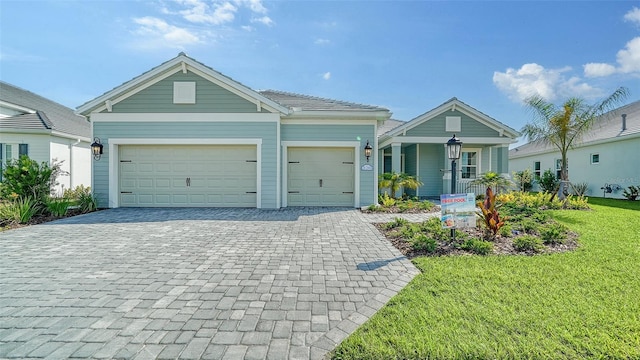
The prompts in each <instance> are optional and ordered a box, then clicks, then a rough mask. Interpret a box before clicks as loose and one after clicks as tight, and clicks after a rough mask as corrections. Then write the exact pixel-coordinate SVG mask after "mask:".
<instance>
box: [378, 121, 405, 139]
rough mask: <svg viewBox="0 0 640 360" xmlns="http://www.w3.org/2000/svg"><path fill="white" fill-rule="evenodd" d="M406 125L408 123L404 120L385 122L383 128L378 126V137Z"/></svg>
mask: <svg viewBox="0 0 640 360" xmlns="http://www.w3.org/2000/svg"><path fill="white" fill-rule="evenodd" d="M406 123H407V122H406V121H402V120H395V119H389V120H385V121H384V124H382V126H378V137H379V136H380V135H383V134H386V133H388V132H389V131H391V130H393V129H395V128H397V127H398V126H402V125H404V124H406Z"/></svg>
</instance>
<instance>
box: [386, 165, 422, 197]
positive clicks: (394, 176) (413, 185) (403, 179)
mask: <svg viewBox="0 0 640 360" xmlns="http://www.w3.org/2000/svg"><path fill="white" fill-rule="evenodd" d="M420 186H422V182H420V181H418V179H416V178H414V177H413V176H411V175H409V174H407V173H397V172H395V171H393V172H388V173H384V174H380V176H379V177H378V187H379V188H380V189H383V188H389V189H391V197H392V198H394V199H395V197H396V191H398V190H399V189H400V188H407V189H412V190H415V189H417V188H419V187H420Z"/></svg>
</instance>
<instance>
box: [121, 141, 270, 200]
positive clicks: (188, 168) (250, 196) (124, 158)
mask: <svg viewBox="0 0 640 360" xmlns="http://www.w3.org/2000/svg"><path fill="white" fill-rule="evenodd" d="M119 156H120V158H119V160H120V169H119V170H120V206H141V207H163V206H168V207H171V206H174V207H177V206H211V207H255V206H256V196H257V195H256V194H257V191H256V186H257V185H256V179H257V161H256V156H257V154H256V146H255V145H253V146H240V145H122V146H120V148H119Z"/></svg>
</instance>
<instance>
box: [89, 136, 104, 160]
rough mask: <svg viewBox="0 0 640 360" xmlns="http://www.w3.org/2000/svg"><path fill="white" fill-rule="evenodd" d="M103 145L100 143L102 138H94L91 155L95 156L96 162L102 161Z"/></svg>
mask: <svg viewBox="0 0 640 360" xmlns="http://www.w3.org/2000/svg"><path fill="white" fill-rule="evenodd" d="M102 147H103V146H102V144H101V143H100V138H99V137H95V138H93V143H92V144H91V153H92V154H93V158H94V159H96V160H100V158H101V157H102Z"/></svg>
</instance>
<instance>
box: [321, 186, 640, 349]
mask: <svg viewBox="0 0 640 360" xmlns="http://www.w3.org/2000/svg"><path fill="white" fill-rule="evenodd" d="M589 203H590V204H591V205H592V208H593V211H579V210H566V211H552V212H551V214H552V216H553V217H554V218H555V219H556V220H558V221H560V222H561V223H564V224H566V225H567V226H569V227H570V228H571V229H572V230H574V231H576V232H578V233H579V234H580V238H579V242H580V247H579V248H578V249H577V250H575V251H573V252H568V253H561V254H550V255H538V256H459V257H421V258H416V259H414V263H415V264H416V266H418V267H419V268H420V269H421V270H422V272H423V273H422V274H421V275H419V276H417V277H416V278H415V279H414V280H413V281H412V282H411V283H410V284H409V285H408V286H407V287H406V288H405V289H404V290H402V291H401V292H400V293H399V294H398V295H397V296H396V297H394V298H393V299H391V301H390V302H389V303H388V304H387V305H386V306H385V307H384V308H383V309H381V310H380V311H379V312H378V313H377V314H376V315H375V316H374V317H373V318H372V319H371V320H370V321H368V322H367V323H365V324H364V325H363V326H362V327H360V328H359V329H358V330H357V331H356V332H355V333H354V334H352V335H351V336H350V337H349V338H347V339H346V340H345V341H344V342H343V343H342V344H341V345H340V346H339V347H338V348H337V349H336V350H335V351H334V352H333V358H334V359H558V358H562V359H583V358H610V359H640V211H639V210H640V201H636V202H630V201H624V200H611V199H595V198H592V199H590V200H589Z"/></svg>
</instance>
